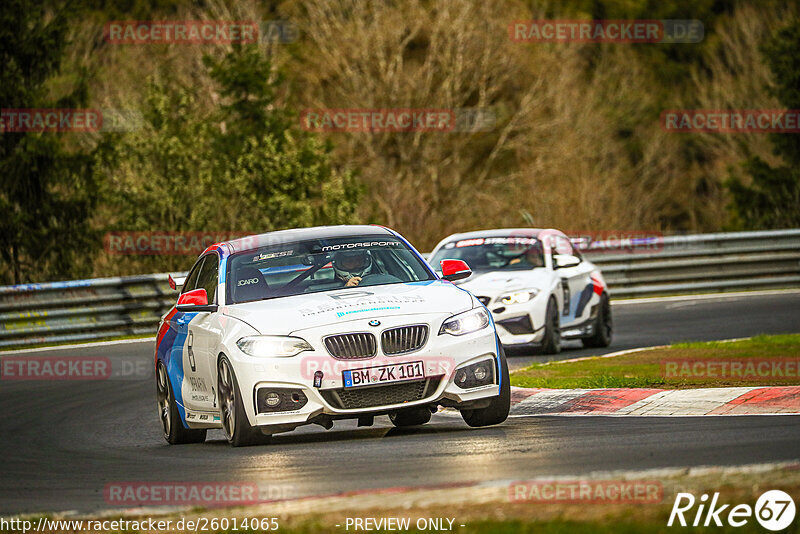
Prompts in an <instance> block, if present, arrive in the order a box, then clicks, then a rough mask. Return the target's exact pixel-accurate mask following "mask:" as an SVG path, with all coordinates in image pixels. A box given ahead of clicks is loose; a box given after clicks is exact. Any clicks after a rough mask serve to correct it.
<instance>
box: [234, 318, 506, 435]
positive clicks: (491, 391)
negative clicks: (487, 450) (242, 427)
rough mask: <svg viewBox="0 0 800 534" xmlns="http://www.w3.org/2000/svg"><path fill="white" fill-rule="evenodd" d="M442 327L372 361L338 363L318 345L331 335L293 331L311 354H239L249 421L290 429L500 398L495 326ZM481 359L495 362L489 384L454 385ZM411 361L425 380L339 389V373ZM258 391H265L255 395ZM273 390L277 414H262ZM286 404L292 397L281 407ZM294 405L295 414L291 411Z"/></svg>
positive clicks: (407, 321) (343, 329)
mask: <svg viewBox="0 0 800 534" xmlns="http://www.w3.org/2000/svg"><path fill="white" fill-rule="evenodd" d="M362 322H363V321H362ZM384 322H386V323H388V322H391V323H392V324H391V325H390V324H387V325H384V326H395V325H405V324H414V323H419V318H418V317H417V318H414V317H407V318H404V317H395V318H392V320H391V321H384ZM440 322H441V321H431V324H430V336H429V339H428V341H427V343H426V345H425V346H424V347H423V348H422V349H421V350H417V351H415V352H412V353H409V354H404V355H400V356H386V355H384V354H383V353H382V351H381V350H380V349H379V350H378V351H377V354H376V355H375V356H374V357H372V358H366V359H358V360H339V359H335V358H333V357H332V356H331V355H330V354H329V353H328V352H327V350H326V348H325V346H324V344H323V343H322V338H323V337H324V336H326V335H330V334H331V333H332V332H323V331H315V332H313V333H312V332H308V331H306V332H296V333H295V335H300V336H302V337H303V338H304V339H306V340H307V341H308V342H309V343H311V345H312V346H313V347H314V349H315V350H314V351H308V352H303V353H300V354H299V355H297V356H294V357H291V358H255V357H252V356H248V355H246V354H243V353H241V352H238V353H237V354H236V356H235V357H234V358H233V363H234V367H235V372H236V376H237V380H238V382H239V389H240V391H241V392H242V395H243V397H244V401H245V402H244V405H245V411H246V412H247V415H248V419H249V421H250V424H251V425H253V426H285V427H289V428H291V427H292V426H299V425H302V424H306V423H310V422H314V421H313V420H314V419H315V418H318V417H320V416H328V417H330V418H332V419H339V418H348V417H353V418H357V417H359V416H360V415H368V414H380V413H388V412H391V411H394V410H398V409H403V408H408V407H412V406H425V405H434V404H438V403H440V402H444V403H447V404H448V405H453V404H463V403H470V402H473V401H478V400H480V399H486V398H490V397H494V396H496V395H498V394H499V387H498V385H497V384H498V376H499V374H500V373H499V369H498V365H497V344H496V340H495V331H494V329H493V328H491V326H490V327H487V328H484V329H483V330H480V331H478V332H474V333H472V334H467V335H464V336H451V335H447V334H445V335H438V327H439V326H440ZM351 326H353V325H351ZM351 326H348V325H347V324H341V325H338V326H337V328H336V332H335V333H339V332H348V331H356V330H357V328H356V327H351ZM359 326H360V325H359ZM362 330H363V329H362ZM484 360H490V361H492V362H493V369H494V383H493V384H488V385H484V386H479V387H475V388H468V389H462V388H461V387H459V386H458V385H456V382H455V378H456V371H457V370H459V369H462V368H464V367H467V366H469V365H472V364H474V363H477V362H481V361H484ZM410 362H423V366H424V370H425V379H424V380H413V381H405V382H395V383H390V384H386V385H375V386H363V387H356V388H344V383H343V377H342V371H344V370H348V369H363V368H368V367H377V366H381V365H388V364H400V363H410ZM318 372H321V373H322V378H321V381H320V383H319V387H316V386H315V385H314V382H315V374H317V373H318ZM317 380H319V377H317ZM260 390H264V392H262V393H261V396H260V397H259V391H260ZM276 390H278V393H277V394H278V395H279V396H280V397H281V398H282V400H281V401H280V403H279V404H278V407H279V411H271V412H268V413H265V412H264V410H263V408H264V398H265V397H264V396H265V392H268V391H276ZM248 397H249V398H248ZM284 399H293V400H292V401H286V402H284ZM294 399H298V400H297V401H294ZM259 402H260V403H261V405H260V407H259ZM293 407H296V409H288V408H293ZM283 408H287V409H286V410H284V409H283Z"/></svg>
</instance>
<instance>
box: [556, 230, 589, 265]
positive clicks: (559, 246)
mask: <svg viewBox="0 0 800 534" xmlns="http://www.w3.org/2000/svg"><path fill="white" fill-rule="evenodd" d="M552 243H553V244H554V246H553V248H551V249H550V252H551V254H552V255H553V256H555V255H556V254H570V255H572V256H575V257H576V258H578V259H579V260H581V261H583V257H582V256H581V254H580V252H578V250H577V249H576V248H575V247H574V246H573V245H572V242H571V241H570V240H569V239H568V238H566V237H563V236H560V235H558V236H554V237H553V241H552ZM553 261H554V262H555V259H554V260H553Z"/></svg>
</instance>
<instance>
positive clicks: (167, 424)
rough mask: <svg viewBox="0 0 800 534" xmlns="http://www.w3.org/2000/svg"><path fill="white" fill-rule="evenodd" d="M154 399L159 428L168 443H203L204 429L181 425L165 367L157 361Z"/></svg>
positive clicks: (204, 437) (204, 438)
mask: <svg viewBox="0 0 800 534" xmlns="http://www.w3.org/2000/svg"><path fill="white" fill-rule="evenodd" d="M156 400H157V402H158V404H157V406H158V416H159V419H161V429H162V431H163V436H164V439H165V440H167V443H169V444H170V445H180V444H183V443H203V442H204V441H205V440H206V430H205V429H199V430H196V429H191V428H186V427H184V426H183V421H181V416H180V414H179V413H178V405H177V404H176V403H175V395H174V393H173V392H172V384H171V383H170V380H169V374H168V373H167V367H166V366H165V365H164V362H162V361H159V362H158V365H157V366H156Z"/></svg>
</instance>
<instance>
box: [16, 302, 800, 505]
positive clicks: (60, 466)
mask: <svg viewBox="0 0 800 534" xmlns="http://www.w3.org/2000/svg"><path fill="white" fill-rule="evenodd" d="M613 312H614V320H615V341H614V343H613V344H612V346H611V347H610V349H608V350H607V351H606V352H611V351H617V350H624V349H629V348H635V347H642V346H650V345H659V344H665V343H670V342H676V341H688V340H714V339H728V338H738V337H748V336H752V335H756V334H761V333H765V334H775V333H790V332H799V331H800V292H786V293H777V292H776V293H771V294H760V295H749V296H745V295H735V296H721V297H713V298H708V297H700V298H691V299H687V298H684V299H679V300H661V301H643V302H636V303H631V302H628V303H622V302H620V303H615V304H614V306H613ZM577 346H578V347H579V346H580V345H579V344H578V345H577ZM602 352H603V351H599V352H598V351H596V350H595V351H592V352H589V351H587V350H584V349H579V348H578V349H566V350H564V351H562V353H561V354H560V355H559V356H558V357H559V358H573V357H577V356H582V355H588V354H598V353H602ZM26 354H29V355H31V356H48V355H56V354H57V355H59V356H108V357H111V358H112V359H114V358H129V359H130V358H136V359H137V360H138V359H139V358H141V359H142V361H145V362H152V359H153V344H152V342H149V341H148V342H126V343H121V344H114V345H105V346H97V347H90V348H88V347H81V348H67V349H48V350H45V351H37V352H32V353H26ZM3 355H11V354H9V353H4V354H3ZM17 356H18V354H17ZM545 359H546V358H545V357H540V356H531V355H512V356H510V358H509V362H510V364H511V367H512V369H513V368H519V367H522V366H524V365H525V364H527V363H529V362H533V361H543V360H545ZM0 406H2V407H3V418H2V420H0V436H1V437H0V459H2V460H0V461H2V469H1V470H0V514H2V515H9V514H15V513H22V512H37V511H64V510H77V511H82V512H88V511H94V510H99V509H104V508H118V507H115V506H112V505H111V504H109V503H107V502H106V501H105V499H104V496H103V488H104V486H105V485H106V484H108V483H113V482H130V481H148V482H165V481H225V482H256V483H257V484H259V486H261V487H262V488H263V487H267V486H269V487H271V488H273V489H274V490H275V491H276V492H278V493H279V494H280V495H281V496H285V497H301V496H309V495H322V494H330V493H338V492H344V491H353V490H364V489H372V488H388V487H395V486H416V485H423V486H424V485H439V484H448V483H454V482H467V481H475V480H504V479H508V480H511V479H516V480H519V479H524V478H529V477H536V476H556V475H564V476H580V475H585V474H588V473H591V472H596V471H608V470H637V469H649V468H658V467H681V466H696V465H741V464H750V463H762V462H778V461H790V460H797V459H800V416H736V417H600V416H596V417H592V416H578V417H554V416H518V417H512V418H510V419H509V420H508V421H507V422H506V423H504V424H503V425H500V426H498V427H493V428H484V429H471V428H469V427H467V426H466V424H464V423H463V422H462V421H461V419H460V417H458V416H457V415H455V414H453V415H451V414H448V413H441V414H436V415H434V417H433V420H432V421H431V423H429V424H428V425H425V426H424V427H419V428H415V429H410V430H402V431H399V430H395V429H393V427H392V426H391V424H390V423H389V420H388V418H386V417H380V418H376V421H375V426H373V427H367V428H357V427H356V424H355V422H350V421H345V422H336V424H335V426H334V428H333V429H332V430H330V431H325V430H323V429H322V428H321V427H316V426H313V427H303V428H301V429H298V430H296V431H294V432H291V433H287V434H280V435H277V436H274V437H273V438H272V442H271V443H270V444H268V445H264V446H258V447H247V448H238V449H234V448H231V447H229V446H228V444H227V443H226V442H225V440H224V437H223V435H222V431H217V430H215V431H212V432H210V433H209V438H208V441H207V442H206V443H205V444H198V445H183V446H169V445H167V443H166V442H165V441H164V440H163V439H162V437H161V434H160V424H159V421H158V417H157V414H156V407H155V386H154V382H153V380H152V378H150V379H147V380H142V379H140V380H119V381H91V382H87V381H75V382H63V381H62V382H59V381H50V382H47V381H42V382H15V381H0Z"/></svg>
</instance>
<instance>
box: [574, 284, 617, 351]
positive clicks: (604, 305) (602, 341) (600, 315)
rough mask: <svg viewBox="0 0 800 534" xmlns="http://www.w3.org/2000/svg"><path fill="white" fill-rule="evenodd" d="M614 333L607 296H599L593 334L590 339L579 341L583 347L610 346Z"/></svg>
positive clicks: (604, 294)
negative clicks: (598, 306)
mask: <svg viewBox="0 0 800 534" xmlns="http://www.w3.org/2000/svg"><path fill="white" fill-rule="evenodd" d="M613 333H614V323H613V321H612V320H611V302H610V301H609V299H608V295H607V294H606V293H603V294H602V295H600V309H599V310H598V311H597V318H595V323H594V334H593V335H592V337H585V338H583V339H582V340H581V343H583V346H584V347H587V348H601V347H607V346H609V345H611V338H612V336H613Z"/></svg>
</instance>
